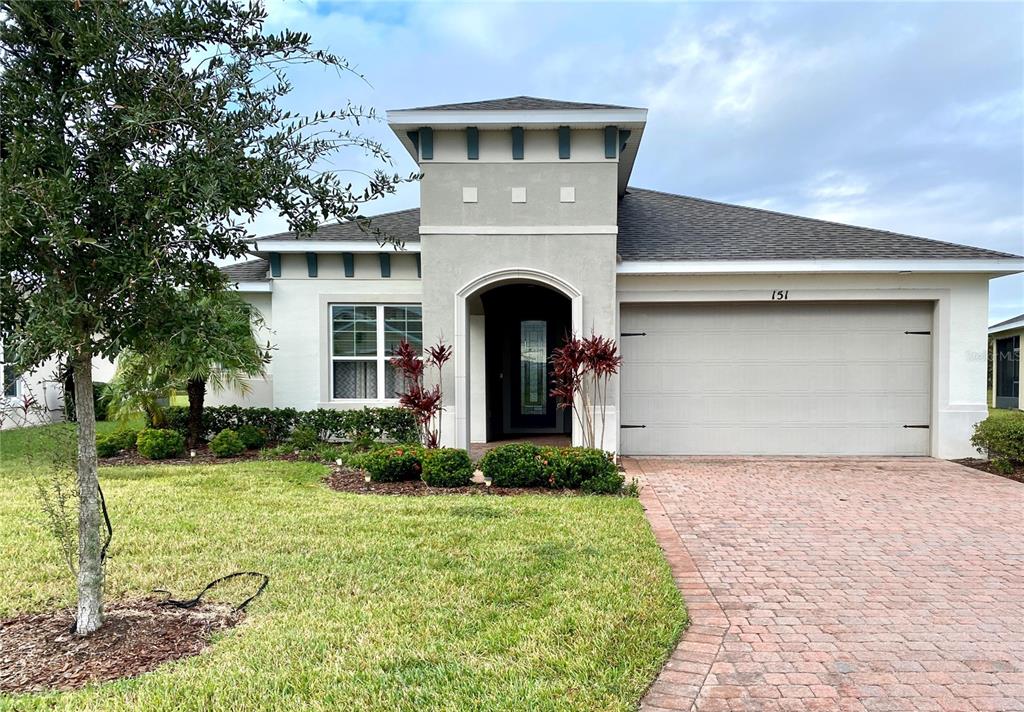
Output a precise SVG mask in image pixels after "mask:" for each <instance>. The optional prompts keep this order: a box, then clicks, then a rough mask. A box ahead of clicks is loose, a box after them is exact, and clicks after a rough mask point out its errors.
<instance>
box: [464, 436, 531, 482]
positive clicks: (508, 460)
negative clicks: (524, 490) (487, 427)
mask: <svg viewBox="0 0 1024 712" xmlns="http://www.w3.org/2000/svg"><path fill="white" fill-rule="evenodd" d="M480 470H481V471H482V472H483V473H484V476H485V477H487V478H489V479H490V480H491V484H492V485H494V486H495V487H538V486H540V485H542V484H544V465H543V464H542V463H541V459H540V448H538V447H537V446H536V445H532V444H530V443H510V444H508V445H499V446H498V447H496V448H494V449H493V450H489V451H488V452H487V453H486V454H484V456H483V458H481V460H480Z"/></svg>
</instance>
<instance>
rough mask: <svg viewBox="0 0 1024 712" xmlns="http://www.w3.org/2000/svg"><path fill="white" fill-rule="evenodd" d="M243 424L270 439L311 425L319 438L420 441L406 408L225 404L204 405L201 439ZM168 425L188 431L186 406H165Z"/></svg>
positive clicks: (363, 442)
mask: <svg viewBox="0 0 1024 712" xmlns="http://www.w3.org/2000/svg"><path fill="white" fill-rule="evenodd" d="M245 425H251V426H253V427H255V428H257V429H258V430H260V431H261V432H263V433H265V435H266V439H267V440H269V441H273V442H282V441H284V440H287V439H288V437H289V435H290V434H291V432H292V430H294V429H295V428H296V427H299V426H306V427H309V428H313V429H314V430H315V431H316V433H317V436H318V438H319V439H320V440H346V441H350V442H353V443H356V444H357V445H360V446H362V447H365V446H367V445H369V444H370V443H374V442H382V441H391V442H396V443H415V442H418V441H419V429H418V428H417V426H416V418H415V417H414V416H413V414H412V412H411V411H408V410H406V409H405V408H363V409H362V410H336V409H333V408H318V409H317V410H307V411H299V410H296V409H295V408H243V407H241V406H236V405H225V406H214V407H210V408H204V409H203V437H204V439H208V438H210V437H212V436H213V435H215V434H216V433H219V432H220V431H221V430H224V429H225V428H227V429H230V430H235V431H238V430H239V429H240V428H241V427H242V426H245ZM167 427H169V428H171V429H173V430H177V431H178V432H180V433H182V434H187V432H188V408H186V407H184V406H173V407H170V408H167Z"/></svg>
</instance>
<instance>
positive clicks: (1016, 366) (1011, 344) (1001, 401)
mask: <svg viewBox="0 0 1024 712" xmlns="http://www.w3.org/2000/svg"><path fill="white" fill-rule="evenodd" d="M995 373H996V408H1018V407H1020V337H1019V336H1009V337H1007V338H1005V339H996V363H995Z"/></svg>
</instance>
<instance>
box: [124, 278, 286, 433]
mask: <svg viewBox="0 0 1024 712" xmlns="http://www.w3.org/2000/svg"><path fill="white" fill-rule="evenodd" d="M168 309H178V310H179V313H181V312H182V311H183V312H184V313H185V314H184V315H185V317H186V318H184V319H179V320H176V323H177V325H178V328H177V330H176V331H174V332H173V333H167V334H159V335H157V334H153V335H152V337H151V345H150V346H149V347H148V348H146V349H145V351H143V352H134V351H133V352H129V353H127V354H124V355H122V356H121V357H120V358H118V372H117V374H116V375H115V378H114V381H113V382H112V386H111V388H110V390H109V393H110V395H111V406H112V407H113V408H114V409H115V412H117V413H123V412H124V411H125V410H127V409H128V408H133V407H134V409H135V411H136V412H137V411H138V410H139V409H142V410H143V411H144V412H145V413H146V415H147V419H149V420H151V421H152V420H154V418H153V413H154V412H155V410H156V408H154V405H155V403H156V401H157V398H158V396H160V395H163V394H166V393H168V392H169V391H170V390H171V389H181V388H184V390H185V391H186V393H187V394H188V441H189V446H190V447H195V446H196V445H198V444H199V443H200V442H201V441H202V437H203V405H204V402H205V400H206V389H207V387H208V386H212V387H213V388H215V389H222V388H237V389H238V390H240V391H241V392H243V393H248V392H249V390H250V388H249V384H248V383H247V382H246V380H245V379H248V378H254V377H257V376H263V375H264V374H265V373H266V366H267V364H268V363H269V362H270V352H271V350H272V347H271V345H270V344H269V343H267V344H265V345H261V344H260V342H259V340H258V338H257V333H256V332H257V331H258V330H259V329H260V328H261V327H262V326H263V318H262V316H261V315H260V313H259V311H258V310H257V309H256V308H255V307H253V306H252V305H251V304H249V303H248V302H246V301H245V300H244V299H242V298H241V297H240V296H238V294H236V293H235V292H215V293H213V294H210V295H206V296H203V297H200V298H199V299H186V298H182V299H180V300H178V303H176V304H168ZM122 376H123V377H122ZM115 384H116V386H117V387H116V388H115V387H114V386H115ZM157 417H159V416H157Z"/></svg>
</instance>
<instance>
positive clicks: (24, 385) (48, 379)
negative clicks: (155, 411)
mask: <svg viewBox="0 0 1024 712" xmlns="http://www.w3.org/2000/svg"><path fill="white" fill-rule="evenodd" d="M0 363H2V365H3V369H2V372H0V388H2V393H3V395H2V396H0V430H9V429H11V428H20V427H25V426H33V425H46V424H48V423H59V422H61V421H63V420H64V383H63V382H62V381H61V376H60V371H61V364H60V359H58V358H57V357H51V358H49V359H47V360H46V361H44V362H43V363H41V364H39V366H37V367H36V368H34V369H32V370H31V371H28V372H19V371H17V370H16V369H15V368H14V366H13V365H12V364H9V363H7V362H6V361H5V360H4V353H3V345H2V344H0ZM92 374H93V381H94V382H95V383H107V382H108V381H110V379H111V378H113V375H114V364H113V362H112V361H108V360H107V359H104V358H100V357H98V356H97V357H96V358H94V359H93V362H92Z"/></svg>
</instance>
